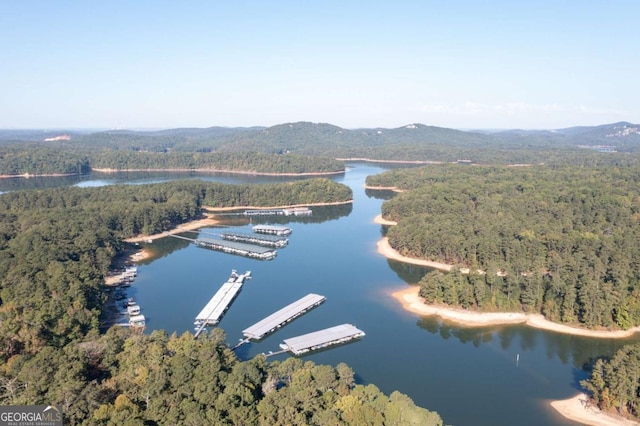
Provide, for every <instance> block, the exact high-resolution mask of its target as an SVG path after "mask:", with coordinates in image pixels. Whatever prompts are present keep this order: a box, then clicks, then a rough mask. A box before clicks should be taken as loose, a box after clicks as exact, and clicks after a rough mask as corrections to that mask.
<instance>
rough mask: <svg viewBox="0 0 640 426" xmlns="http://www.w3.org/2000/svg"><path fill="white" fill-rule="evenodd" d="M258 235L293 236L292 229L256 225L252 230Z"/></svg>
mask: <svg viewBox="0 0 640 426" xmlns="http://www.w3.org/2000/svg"><path fill="white" fill-rule="evenodd" d="M252 230H253V232H256V233H258V234H271V235H285V236H286V235H291V228H288V227H286V226H276V225H256V226H254V227H253V228H252Z"/></svg>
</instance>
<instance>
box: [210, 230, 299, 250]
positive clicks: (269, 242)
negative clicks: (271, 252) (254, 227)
mask: <svg viewBox="0 0 640 426" xmlns="http://www.w3.org/2000/svg"><path fill="white" fill-rule="evenodd" d="M220 238H222V239H223V240H227V241H237V242H240V243H247V244H255V245H259V246H264V247H272V248H282V247H285V246H286V245H287V244H288V243H289V240H288V239H287V238H286V237H284V236H282V235H266V234H245V233H242V232H221V233H220Z"/></svg>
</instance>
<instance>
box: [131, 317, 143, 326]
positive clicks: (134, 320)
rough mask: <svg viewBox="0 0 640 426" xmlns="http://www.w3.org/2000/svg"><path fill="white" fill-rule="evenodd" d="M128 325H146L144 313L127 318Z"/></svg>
mask: <svg viewBox="0 0 640 426" xmlns="http://www.w3.org/2000/svg"><path fill="white" fill-rule="evenodd" d="M129 325H130V326H131V327H144V326H145V325H146V322H145V318H144V315H135V316H132V317H131V318H129Z"/></svg>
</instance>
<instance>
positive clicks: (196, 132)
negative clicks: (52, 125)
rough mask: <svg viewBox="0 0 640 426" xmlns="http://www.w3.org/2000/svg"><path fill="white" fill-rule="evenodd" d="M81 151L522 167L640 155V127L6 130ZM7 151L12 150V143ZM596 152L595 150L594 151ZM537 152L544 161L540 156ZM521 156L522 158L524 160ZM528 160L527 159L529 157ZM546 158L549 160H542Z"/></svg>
mask: <svg viewBox="0 0 640 426" xmlns="http://www.w3.org/2000/svg"><path fill="white" fill-rule="evenodd" d="M59 135H69V136H70V137H71V139H70V140H52V141H50V142H46V143H48V144H57V145H52V146H59V147H60V148H63V147H72V148H74V149H95V148H99V149H111V150H118V151H134V152H170V151H173V152H214V151H217V152H264V153H276V154H285V153H294V154H299V155H308V156H324V157H333V158H338V157H339V158H351V157H366V158H371V159H378V160H384V159H389V160H430V161H457V160H460V159H470V160H472V161H476V162H490V163H496V162H497V163H504V162H507V163H513V162H515V163H520V162H541V161H547V160H548V159H552V158H554V156H556V155H557V152H558V151H567V150H576V149H584V148H589V147H600V146H608V147H612V148H610V150H611V151H619V152H640V125H638V124H632V123H629V122H619V123H612V124H604V125H599V126H577V127H568V128H562V129H553V130H519V129H511V130H500V131H493V132H491V131H463V130H456V129H450V128H444V127H437V126H428V125H425V124H420V123H412V124H407V125H404V126H401V127H397V128H382V127H376V128H358V129H345V128H342V127H339V126H335V125H333V124H329V123H312V122H305V121H302V122H295V123H283V124H278V125H275V126H271V127H260V126H256V127H208V128H175V129H165V130H148V131H145V130H108V131H100V132H90V133H85V132H79V131H69V132H65V131H63V130H56V131H42V130H32V131H28V130H14V131H12V130H0V140H4V141H7V140H13V141H33V142H42V141H43V140H44V139H52V138H54V139H55V138H56V136H59ZM5 143H6V142H5ZM594 149H595V148H594ZM532 151H534V152H535V151H537V152H538V154H534V155H532V154H531V152H532ZM518 152H520V153H521V154H518ZM525 152H526V155H525ZM543 152H544V154H542V153H543Z"/></svg>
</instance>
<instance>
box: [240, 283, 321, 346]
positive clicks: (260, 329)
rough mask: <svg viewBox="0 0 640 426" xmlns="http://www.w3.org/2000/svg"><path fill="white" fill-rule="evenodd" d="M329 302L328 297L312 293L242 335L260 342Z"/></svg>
mask: <svg viewBox="0 0 640 426" xmlns="http://www.w3.org/2000/svg"><path fill="white" fill-rule="evenodd" d="M325 300H327V298H326V297H324V296H321V295H319V294H313V293H310V294H308V295H306V296H304V297H303V298H301V299H298V300H296V301H295V302H293V303H291V304H289V305H287V306H285V307H284V308H282V309H280V310H279V311H277V312H274V313H273V314H271V315H269V316H268V317H266V318H264V319H262V320H260V321H258V322H257V323H255V324H254V325H252V326H251V327H248V328H246V329H244V330H243V331H242V334H243V335H244V336H245V337H246V338H247V339H255V340H260V339H262V338H263V337H264V336H266V335H267V334H269V333H272V332H274V331H275V330H277V329H278V328H280V327H281V326H282V325H284V324H286V323H288V322H289V321H291V320H293V319H295V318H297V317H298V316H300V315H302V314H304V313H305V312H307V311H308V310H309V309H311V308H313V307H315V306H318V305H319V304H321V303H322V302H324V301H325Z"/></svg>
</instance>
